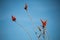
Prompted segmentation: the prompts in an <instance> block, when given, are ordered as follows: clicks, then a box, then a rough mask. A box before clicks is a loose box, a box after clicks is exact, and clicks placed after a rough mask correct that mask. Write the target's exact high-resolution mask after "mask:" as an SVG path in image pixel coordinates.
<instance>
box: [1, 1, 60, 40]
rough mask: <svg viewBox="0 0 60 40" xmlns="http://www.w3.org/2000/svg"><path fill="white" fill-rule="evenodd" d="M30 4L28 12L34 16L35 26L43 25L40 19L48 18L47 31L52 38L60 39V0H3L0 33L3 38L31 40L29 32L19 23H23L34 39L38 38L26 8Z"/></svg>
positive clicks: (54, 39)
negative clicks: (13, 17)
mask: <svg viewBox="0 0 60 40" xmlns="http://www.w3.org/2000/svg"><path fill="white" fill-rule="evenodd" d="M25 3H27V4H28V12H29V13H30V15H31V16H32V18H33V21H34V24H35V27H37V26H39V25H41V22H40V19H43V20H47V26H46V27H47V31H48V32H49V36H50V40H60V38H59V37H60V31H59V30H60V8H59V7H60V5H59V0H15V1H10V0H9V1H8V0H1V1H0V35H1V40H30V38H29V36H28V35H27V33H26V32H25V31H24V30H23V29H22V28H21V27H20V26H19V25H17V23H15V22H13V21H12V20H11V16H12V15H14V16H16V19H17V20H16V21H17V22H18V23H19V24H22V25H23V26H24V28H25V29H27V31H28V32H29V33H30V35H31V37H32V39H33V40H37V38H36V35H35V34H34V31H33V26H32V23H31V21H30V19H29V17H28V16H27V14H26V11H25V10H24V5H25Z"/></svg>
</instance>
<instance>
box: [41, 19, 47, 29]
mask: <svg viewBox="0 0 60 40" xmlns="http://www.w3.org/2000/svg"><path fill="white" fill-rule="evenodd" d="M41 22H42V26H43V28H44V27H45V26H46V24H47V20H46V21H43V20H41Z"/></svg>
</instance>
